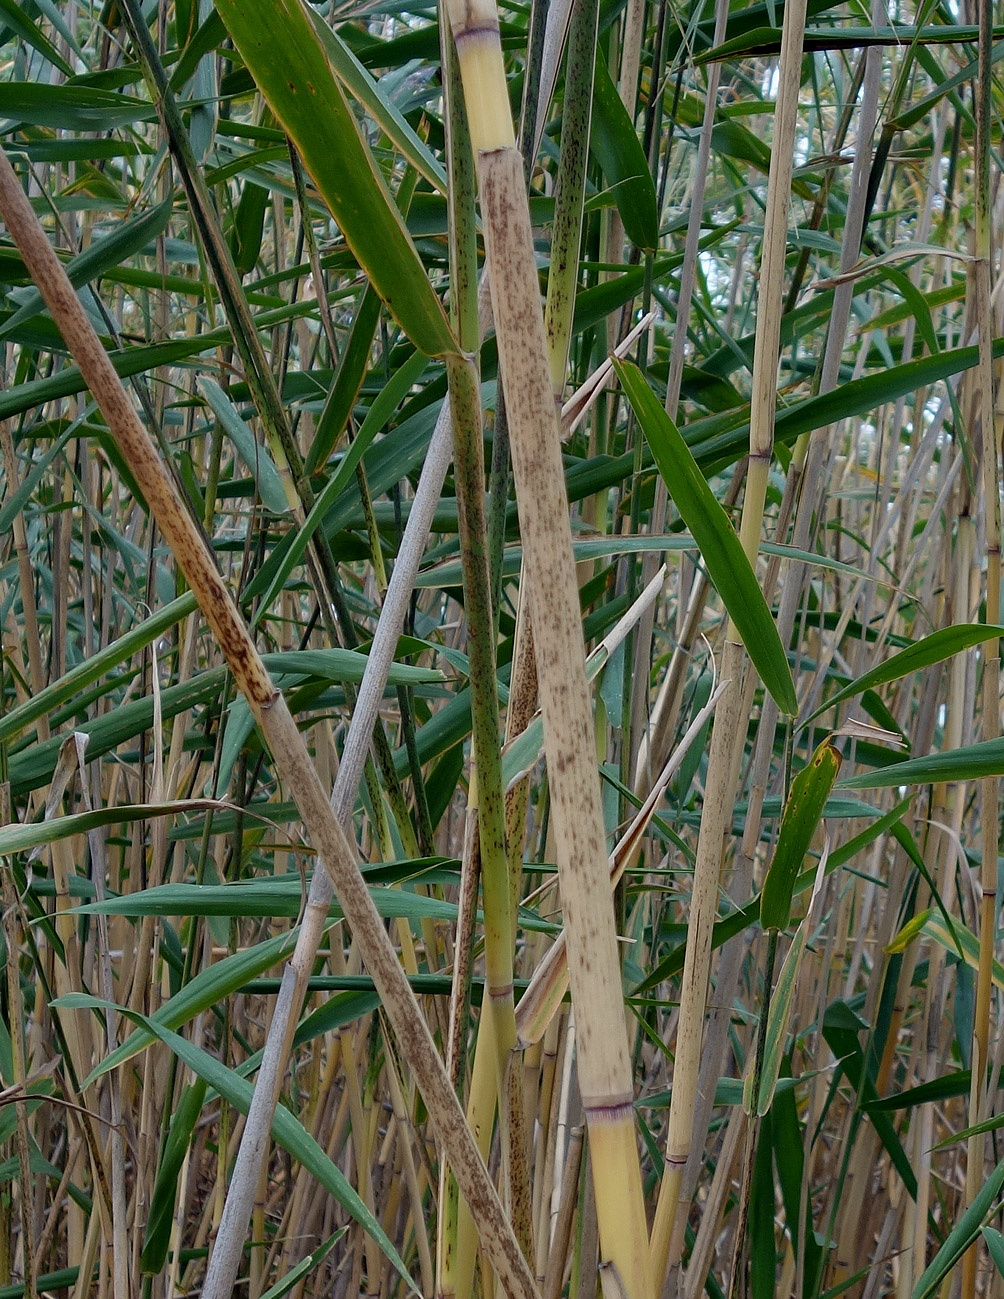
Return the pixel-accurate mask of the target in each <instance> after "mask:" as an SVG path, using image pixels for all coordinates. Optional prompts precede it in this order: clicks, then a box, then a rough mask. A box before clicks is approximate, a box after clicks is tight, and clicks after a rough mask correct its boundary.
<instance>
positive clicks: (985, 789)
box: [962, 0, 1001, 1299]
mask: <svg viewBox="0 0 1004 1299" xmlns="http://www.w3.org/2000/svg"><path fill="white" fill-rule="evenodd" d="M977 8H978V10H979V30H980V35H979V62H978V68H977V86H976V93H975V100H976V175H975V185H976V261H975V263H974V265H973V280H972V284H973V297H974V299H975V302H974V306H975V313H974V314H975V317H976V328H977V331H978V335H979V363H978V366H977V370H976V383H977V386H978V389H979V410H980V424H981V426H982V434H983V505H984V509H985V511H986V514H985V520H986V538H987V542H986V544H987V576H986V602H987V622H988V623H990V624H995V623H999V622H1000V590H1001V514H1000V468H999V466H1000V460H999V455H998V449H997V428H996V426H995V421H994V415H995V409H994V407H995V403H994V376H993V316H992V313H991V308H990V276H991V257H992V250H991V246H990V234H991V227H990V104H991V98H990V96H991V87H990V67H991V48H990V47H991V40H992V35H993V33H992V27H991V19H992V14H991V5H990V3H989V0H984V3H982V4H980V5H978V6H977ZM983 653H984V660H983V719H982V728H983V739H984V740H994V739H996V738H997V737H998V736H999V734H1000V641H998V640H990V641H987V642H986V645H985V646H984V649H983ZM980 795H981V804H982V807H981V813H980V815H981V835H982V843H981V847H982V854H981V855H982V864H981V870H980V885H981V894H982V898H981V902H980V934H979V937H980V961H979V972H978V976H977V983H976V1008H975V1013H974V1017H973V1055H972V1086H971V1088H970V1093H969V1123H970V1126H971V1127H975V1126H976V1125H977V1124H979V1123H980V1122H981V1121H982V1120H983V1118H984V1117H985V1114H984V1109H985V1107H986V1102H987V1095H986V1089H987V1083H986V1072H987V1061H988V1059H989V1052H990V995H991V989H992V981H993V959H994V937H995V928H996V925H995V920H996V914H995V911H996V903H997V854H998V842H999V837H1000V825H999V819H1000V788H999V782H998V779H997V777H996V776H988V777H987V778H986V779H985V780H983V781H982V782H981V787H980ZM984 1141H985V1137H984V1134H983V1133H982V1132H977V1133H974V1134H973V1136H971V1137H970V1138H969V1143H968V1149H967V1153H966V1193H965V1201H966V1204H972V1202H973V1200H974V1199H975V1198H976V1196H977V1195H978V1194H979V1191H980V1188H981V1186H982V1185H983V1158H984V1154H983V1152H984ZM978 1252H979V1246H978V1244H976V1243H974V1244H973V1245H972V1247H971V1248H970V1249H968V1250H967V1251H966V1254H965V1256H964V1258H963V1261H962V1299H973V1296H974V1295H975V1293H976V1262H977V1257H978Z"/></svg>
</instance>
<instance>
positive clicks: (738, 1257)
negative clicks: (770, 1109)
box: [729, 929, 778, 1299]
mask: <svg viewBox="0 0 1004 1299" xmlns="http://www.w3.org/2000/svg"><path fill="white" fill-rule="evenodd" d="M777 939H778V930H776V929H770V930H768V932H767V964H766V968H765V970H764V975H763V997H762V999H761V1002H760V1023H759V1026H758V1028H757V1035H756V1051H755V1054H754V1056H753V1093H752V1095H753V1110H752V1113H751V1115H750V1121H749V1126H748V1127H747V1129H746V1150H745V1153H744V1155H743V1177H742V1186H741V1188H740V1191H739V1208H738V1212H739V1221H738V1222H737V1224H736V1234H735V1240H734V1241H733V1245H732V1279H731V1281H730V1282H729V1295H730V1299H735V1296H736V1295H738V1294H745V1291H746V1286H745V1282H744V1279H743V1273H744V1270H745V1262H744V1258H743V1255H744V1253H745V1249H746V1228H747V1226H748V1224H749V1211H750V1184H751V1182H752V1180H753V1162H754V1160H755V1158H756V1148H757V1137H758V1136H759V1132H760V1115H759V1106H760V1079H761V1078H762V1077H763V1057H764V1052H765V1051H766V1049H767V1021H768V1019H769V1017H770V1000H771V994H772V992H773V988H774V963H775V961H776V960H777Z"/></svg>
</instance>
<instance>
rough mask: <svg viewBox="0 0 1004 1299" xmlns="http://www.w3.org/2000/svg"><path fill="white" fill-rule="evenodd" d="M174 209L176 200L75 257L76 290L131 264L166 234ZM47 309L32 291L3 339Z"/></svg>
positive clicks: (71, 268)
mask: <svg viewBox="0 0 1004 1299" xmlns="http://www.w3.org/2000/svg"><path fill="white" fill-rule="evenodd" d="M173 206H174V199H173V197H172V198H169V199H167V200H166V201H165V202H163V203H161V204H159V205H158V206H157V207H155V208H153V209H152V210H151V211H150V212H145V213H144V214H143V215H142V216H140V217H137V218H136V219H135V220H133V221H122V222H120V223H119V224H118V225H117V226H116V227H115V229H114V230H113V231H112V232H111V234H107V235H104V236H103V237H102V238H101V239H95V241H94V242H93V243H92V244H91V246H90V247H89V248H86V249H85V250H84V251H83V252H82V253H78V254H77V255H76V257H71V258H70V260H69V261H68V262H67V263H66V274H67V275H68V276H69V277H70V283H71V284H72V285H73V287H74V288H75V289H79V288H80V287H81V286H82V285H84V284H89V283H90V281H91V280H94V279H97V278H98V277H99V276H101V275H103V274H104V273H105V271H108V270H112V269H113V268H114V267H117V266H119V265H121V264H122V263H123V262H126V261H128V260H129V258H130V257H132V256H133V254H134V253H138V252H139V251H140V250H141V249H143V248H145V247H146V245H147V244H149V243H151V242H152V241H153V240H154V239H156V238H157V236H158V235H160V234H163V232H164V231H165V230H166V229H167V223H168V221H169V220H170V219H171V209H172V207H173ZM43 309H44V304H43V302H42V295H41V293H39V291H38V289H29V290H28V291H27V293H25V294H24V297H23V298H22V299H21V305H20V307H19V308H18V310H17V311H15V312H14V314H13V315H12V316H8V318H7V319H6V320H5V321H4V323H3V325H2V326H0V338H7V337H8V336H9V335H10V334H12V333H13V332H14V330H15V329H16V328H17V327H18V326H19V325H22V324H23V323H24V322H25V321H26V320H30V319H31V318H32V317H33V316H36V315H38V313H39V312H40V311H42V310H43Z"/></svg>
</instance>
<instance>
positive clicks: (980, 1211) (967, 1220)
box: [913, 1159, 1004, 1299]
mask: <svg viewBox="0 0 1004 1299" xmlns="http://www.w3.org/2000/svg"><path fill="white" fill-rule="evenodd" d="M1002 1186H1004V1159H1002V1160H1001V1162H1000V1163H999V1164H998V1165H997V1167H996V1168H995V1169H994V1171H993V1172H992V1173H991V1174H990V1177H989V1178H988V1179H987V1181H986V1184H985V1185H984V1186H983V1189H982V1190H981V1191H980V1193H979V1195H977V1197H976V1199H975V1200H973V1202H972V1204H971V1205H970V1206H969V1208H968V1209H967V1210H966V1211H965V1213H964V1214H963V1215H962V1217H961V1218H959V1220H958V1221H957V1222H956V1224H955V1226H954V1227H953V1228H952V1230H951V1231H950V1232H949V1233H948V1238H947V1240H946V1241H945V1243H944V1244H943V1245H942V1247H941V1248H940V1249H939V1250H938V1252H937V1254H935V1256H934V1258H933V1259H931V1262H930V1264H929V1266H928V1267H927V1269H926V1270H925V1271H924V1273H923V1274H922V1276H921V1278H920V1280H919V1281H918V1282H917V1284H916V1285H915V1286H914V1288H913V1299H927V1296H928V1295H933V1294H936V1293H937V1292H938V1288H939V1286H940V1285H941V1282H942V1281H943V1280H944V1278H945V1277H946V1276H947V1275H948V1274H949V1272H951V1270H952V1268H954V1267H955V1265H956V1264H957V1263H958V1262H959V1260H960V1259H961V1258H962V1255H963V1254H964V1253H965V1252H966V1250H967V1249H968V1248H969V1246H970V1245H971V1244H972V1243H973V1241H974V1240H975V1239H976V1237H977V1236H978V1235H979V1234H980V1228H981V1227H982V1226H983V1224H984V1221H985V1219H986V1218H987V1217H989V1215H990V1211H991V1209H992V1208H993V1206H994V1201H995V1200H996V1199H997V1196H998V1195H999V1194H1000V1190H1001V1187H1002Z"/></svg>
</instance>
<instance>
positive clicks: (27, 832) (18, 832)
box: [0, 736, 255, 856]
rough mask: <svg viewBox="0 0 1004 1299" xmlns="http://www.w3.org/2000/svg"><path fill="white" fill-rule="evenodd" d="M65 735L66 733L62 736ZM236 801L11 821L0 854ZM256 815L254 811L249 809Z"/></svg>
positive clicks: (3, 830) (193, 801) (2, 831)
mask: <svg viewBox="0 0 1004 1299" xmlns="http://www.w3.org/2000/svg"><path fill="white" fill-rule="evenodd" d="M60 739H65V736H60ZM234 807H235V805H234V804H233V803H223V802H218V801H217V800H215V799H211V798H183V799H178V800H176V801H175V802H171V803H130V804H128V805H126V806H123V807H99V808H95V809H94V810H93V811H91V812H74V813H72V814H71V815H70V816H55V817H51V818H50V819H49V820H48V821H27V822H11V823H10V824H9V825H4V826H0V856H9V855H10V854H13V853H18V852H29V851H31V850H32V849H33V848H39V847H42V846H43V845H44V844H48V843H57V842H58V841H59V840H60V839H69V838H70V837H71V836H72V835H75V834H88V833H89V832H90V831H91V830H98V829H100V828H101V827H102V826H106V825H132V824H134V823H135V822H136V821H148V820H154V819H155V818H157V817H160V816H182V815H184V814H185V813H186V812H197V811H199V812H204V811H207V810H209V809H215V808H221V809H223V808H227V809H230V810H233V809H234ZM246 814H247V815H249V816H252V817H253V816H254V815H255V813H254V812H247V813H246Z"/></svg>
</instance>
